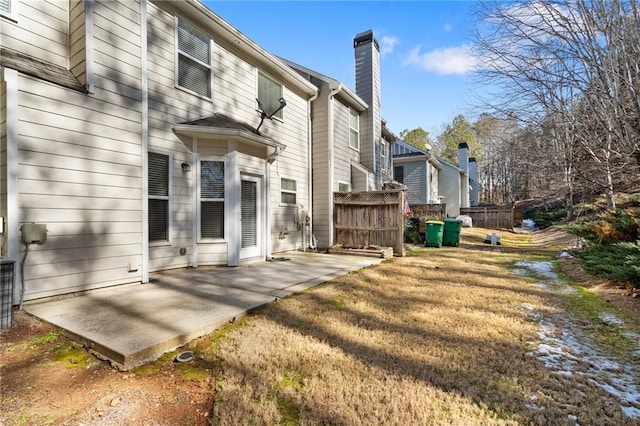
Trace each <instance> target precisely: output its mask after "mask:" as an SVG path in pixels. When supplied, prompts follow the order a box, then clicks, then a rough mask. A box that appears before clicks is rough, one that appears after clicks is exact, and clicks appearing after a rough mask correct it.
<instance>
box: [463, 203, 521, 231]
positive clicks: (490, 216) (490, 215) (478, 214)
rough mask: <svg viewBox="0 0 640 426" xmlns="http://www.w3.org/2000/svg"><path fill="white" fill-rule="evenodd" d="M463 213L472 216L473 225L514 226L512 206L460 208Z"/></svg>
mask: <svg viewBox="0 0 640 426" xmlns="http://www.w3.org/2000/svg"><path fill="white" fill-rule="evenodd" d="M460 214H461V215H466V216H470V217H471V220H472V221H473V226H477V227H480V228H491V229H498V228H508V229H511V228H513V209H512V208H511V207H472V208H463V209H460Z"/></svg>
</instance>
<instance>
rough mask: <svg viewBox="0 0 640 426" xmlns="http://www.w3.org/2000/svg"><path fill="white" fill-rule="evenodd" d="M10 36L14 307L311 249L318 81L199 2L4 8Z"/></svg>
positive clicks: (6, 236)
mask: <svg viewBox="0 0 640 426" xmlns="http://www.w3.org/2000/svg"><path fill="white" fill-rule="evenodd" d="M0 40H1V43H2V45H1V48H2V52H1V55H0V57H1V63H0V64H1V89H0V94H1V96H0V122H1V123H2V133H1V138H0V144H1V146H0V155H1V161H0V216H1V217H2V218H3V220H2V223H3V224H4V227H3V229H2V239H1V240H2V248H1V251H2V256H6V257H8V258H11V259H14V260H16V261H18V262H20V263H22V262H24V274H23V275H22V276H20V268H16V269H17V272H18V277H17V278H18V279H17V283H18V288H19V290H20V291H16V292H15V293H16V296H15V299H14V300H16V301H17V299H18V298H19V299H20V301H22V300H33V299H38V298H43V297H48V296H57V295H62V294H65V293H72V292H78V291H84V290H89V289H95V288H100V287H105V286H113V285H117V284H123V283H134V282H146V281H148V279H149V273H150V272H153V271H160V270H164V269H170V268H180V267H196V266H199V265H232V266H233V265H238V264H240V263H242V262H246V261H252V260H260V259H262V260H263V259H265V257H268V256H270V254H271V253H274V252H278V251H285V250H291V249H296V248H298V247H300V246H301V245H302V240H303V234H304V232H305V230H306V227H305V226H304V217H305V216H306V215H308V214H309V212H310V207H311V202H312V200H311V164H310V160H309V159H310V158H311V132H310V118H311V117H310V110H311V103H310V102H311V99H312V98H313V97H314V96H315V95H316V92H317V88H316V86H315V85H313V84H311V83H310V82H309V81H307V80H305V79H304V78H302V77H301V76H300V75H299V74H298V73H296V72H295V71H293V70H292V69H291V68H290V67H289V66H287V65H286V64H284V63H283V62H282V61H281V60H280V59H278V58H276V57H274V56H273V55H271V54H269V53H268V52H266V51H265V50H264V49H262V48H261V47H260V46H258V45H257V44H256V43H255V42H253V41H252V40H250V39H249V38H248V37H246V36H245V35H244V34H242V33H241V32H239V31H238V30H237V29H235V28H234V27H232V26H231V25H230V24H228V23H227V22H225V21H224V20H223V19H221V18H220V17H219V16H217V15H216V14H215V13H214V12H212V11H211V10H210V9H208V8H207V7H205V6H204V5H203V4H201V3H200V2H198V1H196V0H185V1H156V0H138V1H132V0H104V1H103V0H41V1H37V2H36V1H23V0H7V1H2V2H0ZM31 223H35V224H39V225H42V226H40V227H30V226H29V224H31ZM25 225H27V227H25ZM45 227H46V230H47V231H46V232H43V231H42V230H43V229H44V228H45ZM27 229H28V230H29V232H28V233H27V232H25V230H27ZM34 229H35V230H36V231H37V232H36V236H35V237H34V233H33V232H32V231H33V230H34ZM38 232H39V233H38ZM27 234H28V236H27ZM25 239H26V240H27V241H24V240H25ZM44 239H46V241H45V242H44V243H43V244H38V243H37V242H38V241H39V242H42V241H43V240H44ZM20 283H24V285H23V286H22V285H21V284H20Z"/></svg>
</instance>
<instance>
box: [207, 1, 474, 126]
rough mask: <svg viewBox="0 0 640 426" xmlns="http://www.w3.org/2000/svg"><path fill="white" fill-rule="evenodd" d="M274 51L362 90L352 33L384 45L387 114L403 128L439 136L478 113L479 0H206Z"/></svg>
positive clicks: (384, 106) (390, 123)
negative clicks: (474, 39)
mask: <svg viewBox="0 0 640 426" xmlns="http://www.w3.org/2000/svg"><path fill="white" fill-rule="evenodd" d="M204 3H205V4H206V5H207V6H208V7H209V8H210V9H211V10H213V11H214V12H215V13H216V14H218V15H219V16H221V17H222V18H223V19H225V20H226V21H227V22H229V23H230V24H231V25H233V26H234V27H236V28H237V29H238V30H240V31H241V32H242V33H244V34H245V35H247V36H248V37H249V38H251V39H252V40H253V41H254V42H256V43H257V44H258V45H260V46H262V47H263V48H265V49H266V50H267V51H269V52H271V53H273V54H276V55H278V56H281V57H284V58H287V59H289V60H291V61H293V62H296V63H298V64H300V65H303V66H305V67H307V68H310V69H313V70H315V71H317V72H320V73H322V74H325V75H327V76H330V77H332V78H335V79H337V80H340V81H342V82H343V83H345V84H346V85H347V86H348V87H349V88H351V89H352V90H354V91H355V84H354V52H353V44H352V43H353V38H354V36H355V35H356V34H358V33H360V32H362V31H366V30H369V29H371V30H373V32H374V35H375V36H376V38H377V39H378V42H379V44H380V48H381V53H382V60H381V86H382V115H383V117H384V118H385V119H386V120H387V125H388V127H389V128H390V129H391V130H392V131H393V132H395V133H396V134H398V133H400V131H402V130H403V129H414V128H417V127H422V128H423V129H425V130H427V131H428V132H429V133H430V135H431V137H432V138H435V137H436V136H437V135H438V134H439V133H440V132H441V131H442V129H443V126H444V125H446V124H448V123H451V121H452V120H453V118H454V117H455V116H456V115H457V114H460V113H462V114H465V116H468V117H469V118H472V113H473V111H472V110H471V109H470V106H469V105H470V103H471V101H472V100H473V98H472V91H471V79H470V75H469V71H470V70H471V66H470V65H471V61H470V58H469V57H468V46H469V43H470V32H471V30H472V26H473V16H472V12H473V8H474V6H475V5H474V2H472V1H254V2H247V1H204Z"/></svg>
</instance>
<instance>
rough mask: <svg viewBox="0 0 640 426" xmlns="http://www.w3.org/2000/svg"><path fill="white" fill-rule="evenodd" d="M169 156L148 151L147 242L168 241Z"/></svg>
mask: <svg viewBox="0 0 640 426" xmlns="http://www.w3.org/2000/svg"><path fill="white" fill-rule="evenodd" d="M170 159H171V157H170V156H168V155H165V154H159V153H157V152H149V158H148V169H149V170H148V174H149V201H148V210H149V212H148V219H149V220H148V222H149V223H148V228H149V242H166V241H169V205H170V203H169V201H170V195H171V194H170V169H169V166H170V164H171V161H170Z"/></svg>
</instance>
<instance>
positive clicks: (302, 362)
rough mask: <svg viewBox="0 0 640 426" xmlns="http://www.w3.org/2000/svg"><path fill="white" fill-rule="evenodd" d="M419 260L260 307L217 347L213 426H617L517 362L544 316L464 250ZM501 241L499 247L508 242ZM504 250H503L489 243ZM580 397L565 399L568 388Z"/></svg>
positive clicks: (468, 244) (492, 250)
mask: <svg viewBox="0 0 640 426" xmlns="http://www.w3.org/2000/svg"><path fill="white" fill-rule="evenodd" d="M476 232H477V231H473V232H470V231H469V230H464V231H463V233H464V234H465V240H464V241H463V242H464V244H463V245H462V247H461V248H444V247H443V248H442V249H425V250H422V252H421V253H420V254H419V255H418V256H413V257H404V258H396V259H393V260H391V261H387V262H385V263H383V264H381V265H379V266H377V267H372V268H368V269H365V270H362V271H360V272H358V273H353V274H350V275H347V276H344V277H341V278H339V279H336V280H333V281H331V282H330V283H328V284H325V285H322V286H319V287H316V288H314V289H312V290H310V291H308V292H306V293H303V294H299V295H296V296H293V297H290V298H286V299H283V300H280V301H278V302H276V303H272V304H271V305H269V306H268V307H267V308H265V309H264V310H262V311H261V312H259V313H258V314H256V315H255V316H254V317H252V318H251V319H250V320H249V321H248V322H247V323H246V324H245V326H244V327H242V328H239V329H238V330H236V331H235V332H233V333H231V334H230V335H229V336H228V338H227V339H225V340H224V341H223V342H222V344H221V348H220V354H219V356H220V357H221V358H222V359H223V368H224V376H225V378H224V381H223V383H222V384H221V386H220V388H219V390H218V393H217V398H216V403H215V406H214V414H215V419H216V420H215V423H220V424H238V425H244V424H265V425H271V424H278V423H281V424H314V425H315V424H339V425H371V424H396V425H399V424H403V425H409V424H415V425H417V424H421V425H427V424H429V425H469V424H485V425H491V424H575V421H574V422H573V423H572V422H571V419H572V418H573V417H571V416H574V415H575V416H576V417H577V418H578V419H579V423H580V424H581V425H587V424H622V422H623V421H627V420H628V419H626V418H624V417H621V413H620V412H619V408H617V407H614V406H612V405H611V404H610V403H607V398H606V395H605V394H604V393H603V391H601V390H600V389H599V388H597V387H595V386H593V385H591V384H589V383H585V382H586V380H585V379H580V377H564V376H560V375H555V374H553V373H552V372H550V371H548V370H547V369H545V367H544V365H543V364H542V363H541V362H540V361H538V360H536V359H535V358H534V357H530V356H526V355H525V354H526V353H527V352H529V351H530V350H531V343H528V342H531V341H535V340H536V332H537V331H538V329H539V325H538V324H537V323H536V322H534V321H533V320H531V318H530V316H529V315H528V313H527V312H526V311H525V310H523V309H522V306H523V305H524V304H526V305H527V306H532V307H535V308H536V309H537V310H538V311H541V312H544V311H553V310H555V309H556V307H555V305H554V304H553V303H552V301H551V300H549V299H548V297H549V295H548V293H545V292H544V291H542V290H540V289H539V288H537V287H536V286H534V285H532V284H531V283H528V282H526V281H525V280H523V279H522V278H520V277H518V276H516V275H514V274H513V273H511V272H509V271H508V270H507V269H505V268H504V266H501V265H504V263H505V261H507V260H508V259H514V258H513V255H512V254H511V255H510V256H511V257H510V258H506V257H505V256H507V254H505V253H504V251H505V250H506V251H508V249H509V248H511V249H513V248H514V247H515V246H520V245H526V244H527V242H526V239H527V238H529V241H530V236H527V235H522V236H520V237H518V236H517V235H515V234H514V235H512V236H509V238H507V245H506V246H505V247H503V248H496V247H491V246H489V247H487V246H486V245H482V243H477V241H475V240H474V238H475V236H476ZM511 239H513V241H511ZM503 241H504V237H503ZM580 380H581V386H580V387H581V388H582V389H584V388H585V387H586V388H588V389H590V391H589V392H588V393H587V394H577V393H576V392H574V389H575V385H576V381H580Z"/></svg>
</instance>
